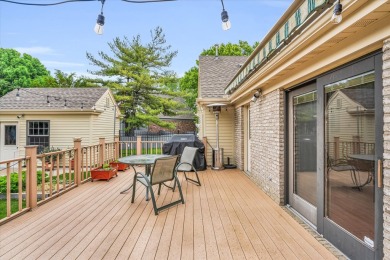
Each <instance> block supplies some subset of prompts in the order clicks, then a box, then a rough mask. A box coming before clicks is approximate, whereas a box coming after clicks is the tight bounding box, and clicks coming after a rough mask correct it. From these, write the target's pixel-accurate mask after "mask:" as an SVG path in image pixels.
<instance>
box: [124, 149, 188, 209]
mask: <svg viewBox="0 0 390 260" xmlns="http://www.w3.org/2000/svg"><path fill="white" fill-rule="evenodd" d="M177 161H178V156H177V155H174V156H169V157H163V158H159V159H156V161H155V162H154V166H153V170H152V172H151V173H150V176H146V175H145V174H144V173H141V172H136V173H135V174H134V179H133V194H132V197H131V203H134V198H135V189H136V183H137V181H138V182H140V183H141V184H142V185H144V186H145V187H146V200H149V198H148V192H149V191H150V195H151V197H152V203H153V209H154V214H155V215H158V212H159V211H161V210H164V209H167V208H169V207H171V206H174V205H176V204H179V203H182V204H184V198H183V192H182V190H181V185H180V182H179V179H178V178H177ZM172 180H174V186H176V183H177V187H178V189H179V193H180V199H179V200H177V201H174V202H171V203H169V204H166V205H164V206H161V207H159V208H158V207H157V205H156V199H155V196H154V192H153V185H156V184H158V193H157V194H158V195H160V191H161V185H162V184H164V182H167V181H172Z"/></svg>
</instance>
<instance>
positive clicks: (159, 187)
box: [157, 183, 161, 195]
mask: <svg viewBox="0 0 390 260" xmlns="http://www.w3.org/2000/svg"><path fill="white" fill-rule="evenodd" d="M160 191H161V183H160V184H159V185H158V192H157V195H160Z"/></svg>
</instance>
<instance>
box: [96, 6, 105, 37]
mask: <svg viewBox="0 0 390 260" xmlns="http://www.w3.org/2000/svg"><path fill="white" fill-rule="evenodd" d="M100 1H101V2H102V9H101V10H100V14H99V15H98V18H97V21H96V25H95V28H94V31H95V33H97V34H99V35H101V34H103V26H104V15H103V6H104V2H105V1H106V0H100Z"/></svg>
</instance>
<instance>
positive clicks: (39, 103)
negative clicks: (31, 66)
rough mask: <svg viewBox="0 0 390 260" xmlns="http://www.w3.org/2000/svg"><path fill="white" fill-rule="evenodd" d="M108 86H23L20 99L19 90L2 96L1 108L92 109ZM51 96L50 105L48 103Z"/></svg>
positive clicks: (0, 98)
mask: <svg viewBox="0 0 390 260" xmlns="http://www.w3.org/2000/svg"><path fill="white" fill-rule="evenodd" d="M107 90H108V88H21V89H20V90H19V96H20V99H19V100H17V99H16V94H17V91H18V90H16V89H15V90H13V91H11V92H9V93H7V94H6V95H4V96H3V97H0V110H13V109H15V110H19V109H39V110H53V109H59V108H64V104H65V99H66V103H67V108H69V109H80V108H81V105H83V108H84V109H92V108H93V106H94V105H95V104H96V102H97V101H98V100H99V99H100V98H101V97H102V95H103V94H104V93H106V92H107ZM47 96H49V101H50V106H48V103H47Z"/></svg>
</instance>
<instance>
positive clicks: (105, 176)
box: [91, 164, 118, 181]
mask: <svg viewBox="0 0 390 260" xmlns="http://www.w3.org/2000/svg"><path fill="white" fill-rule="evenodd" d="M114 175H115V176H118V171H117V169H116V168H113V167H110V165H109V164H103V165H102V167H99V168H96V169H93V170H91V181H93V180H95V179H97V180H106V181H109V180H110V179H111V178H112V177H114Z"/></svg>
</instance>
